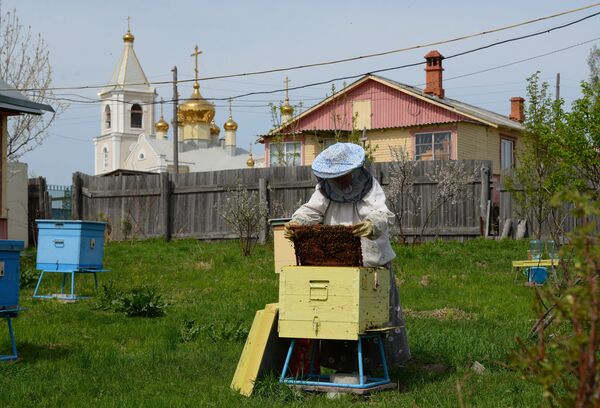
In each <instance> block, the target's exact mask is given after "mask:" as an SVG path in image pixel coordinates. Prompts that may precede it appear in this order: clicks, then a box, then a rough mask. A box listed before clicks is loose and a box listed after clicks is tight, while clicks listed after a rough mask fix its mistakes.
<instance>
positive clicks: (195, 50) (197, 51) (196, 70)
mask: <svg viewBox="0 0 600 408" xmlns="http://www.w3.org/2000/svg"><path fill="white" fill-rule="evenodd" d="M200 54H202V51H200V49H198V46H197V45H196V47H195V48H194V52H193V53H192V54H191V55H190V57H196V58H195V59H196V69H195V70H194V71H195V72H196V82H198V55H200Z"/></svg>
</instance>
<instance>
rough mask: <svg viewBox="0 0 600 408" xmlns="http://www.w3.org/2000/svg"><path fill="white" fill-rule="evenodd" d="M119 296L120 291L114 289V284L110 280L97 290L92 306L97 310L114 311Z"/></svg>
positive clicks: (120, 294)
mask: <svg viewBox="0 0 600 408" xmlns="http://www.w3.org/2000/svg"><path fill="white" fill-rule="evenodd" d="M121 296H122V293H121V291H120V290H118V289H117V288H116V287H115V283H114V282H113V281H112V280H109V281H108V282H107V283H103V284H102V285H101V286H100V288H99V289H98V296H97V298H96V304H95V305H94V306H95V308H96V309H98V310H113V309H116V308H117V307H118V305H119V301H120V299H121Z"/></svg>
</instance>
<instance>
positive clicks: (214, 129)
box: [210, 119, 221, 136]
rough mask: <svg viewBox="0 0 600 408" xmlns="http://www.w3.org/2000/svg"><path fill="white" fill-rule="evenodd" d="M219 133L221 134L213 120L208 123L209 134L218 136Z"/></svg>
mask: <svg viewBox="0 0 600 408" xmlns="http://www.w3.org/2000/svg"><path fill="white" fill-rule="evenodd" d="M219 133H221V128H220V127H219V126H217V124H216V123H215V120H214V119H213V120H211V121H210V134H211V135H212V136H219Z"/></svg>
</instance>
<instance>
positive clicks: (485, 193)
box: [479, 165, 490, 235]
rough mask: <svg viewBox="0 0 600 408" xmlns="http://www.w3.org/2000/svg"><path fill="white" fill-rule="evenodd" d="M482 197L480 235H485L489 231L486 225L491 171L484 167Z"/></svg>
mask: <svg viewBox="0 0 600 408" xmlns="http://www.w3.org/2000/svg"><path fill="white" fill-rule="evenodd" d="M480 173H481V196H480V202H479V233H480V235H484V234H485V232H486V231H487V230H488V227H487V226H486V225H485V222H486V220H487V211H488V201H489V199H490V169H489V168H488V167H487V166H486V165H483V166H481V170H480Z"/></svg>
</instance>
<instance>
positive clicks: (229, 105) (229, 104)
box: [229, 98, 232, 118]
mask: <svg viewBox="0 0 600 408" xmlns="http://www.w3.org/2000/svg"><path fill="white" fill-rule="evenodd" d="M229 117H230V118H231V117H232V116H231V98H229Z"/></svg>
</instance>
